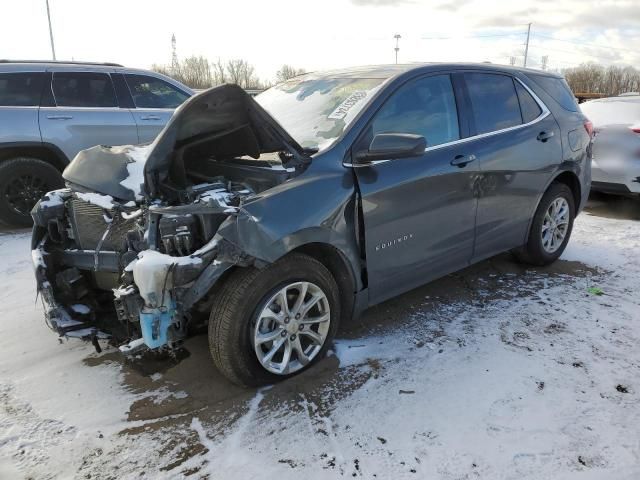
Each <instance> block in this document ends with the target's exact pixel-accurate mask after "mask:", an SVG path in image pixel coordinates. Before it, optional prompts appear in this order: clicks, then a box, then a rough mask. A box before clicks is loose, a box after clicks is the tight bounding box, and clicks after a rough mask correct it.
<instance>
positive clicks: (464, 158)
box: [451, 155, 476, 168]
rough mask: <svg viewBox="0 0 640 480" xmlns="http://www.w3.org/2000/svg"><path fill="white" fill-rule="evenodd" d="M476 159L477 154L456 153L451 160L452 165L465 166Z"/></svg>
mask: <svg viewBox="0 0 640 480" xmlns="http://www.w3.org/2000/svg"><path fill="white" fill-rule="evenodd" d="M475 159H476V156H475V155H456V156H455V157H453V160H451V165H453V166H455V167H459V168H464V167H466V166H467V164H468V163H471V162H473V161H474V160H475Z"/></svg>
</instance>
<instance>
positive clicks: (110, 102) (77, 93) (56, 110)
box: [39, 72, 138, 160]
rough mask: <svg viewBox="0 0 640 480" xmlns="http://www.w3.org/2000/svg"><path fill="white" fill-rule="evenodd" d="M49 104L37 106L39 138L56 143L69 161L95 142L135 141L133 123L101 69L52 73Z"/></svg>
mask: <svg viewBox="0 0 640 480" xmlns="http://www.w3.org/2000/svg"><path fill="white" fill-rule="evenodd" d="M51 92H52V94H53V98H52V102H53V103H52V106H42V107H41V108H40V112H39V117H40V131H41V133H42V141H43V142H48V143H52V144H53V145H57V146H58V147H60V149H62V151H63V152H64V153H65V155H66V156H67V158H68V159H69V160H73V158H74V157H75V156H76V154H77V153H78V152H79V151H80V150H84V149H85V148H90V147H93V146H95V145H132V144H134V145H135V144H137V143H138V135H137V132H136V124H135V122H134V120H133V116H132V115H131V112H130V111H129V109H127V108H120V107H119V106H118V101H117V99H116V94H115V92H114V89H113V84H112V83H111V77H110V76H109V74H108V73H104V72H53V79H52V83H51Z"/></svg>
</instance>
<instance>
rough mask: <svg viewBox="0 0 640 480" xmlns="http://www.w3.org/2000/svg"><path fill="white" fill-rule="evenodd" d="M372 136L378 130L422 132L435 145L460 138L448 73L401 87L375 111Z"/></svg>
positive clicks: (419, 133)
mask: <svg viewBox="0 0 640 480" xmlns="http://www.w3.org/2000/svg"><path fill="white" fill-rule="evenodd" d="M371 128H372V131H371V138H373V136H374V135H376V134H378V133H413V134H416V135H422V136H423V137H425V139H426V140H427V146H429V147H433V146H435V145H441V144H443V143H447V142H451V141H454V140H458V139H459V138H460V132H459V129H458V112H457V109H456V100H455V96H454V93H453V87H452V85H451V79H450V77H449V75H435V76H432V77H425V78H421V79H418V80H414V81H412V82H409V83H407V84H405V85H403V86H402V87H400V88H399V89H398V90H397V91H396V92H394V93H393V95H391V97H390V98H389V99H388V100H387V101H386V103H385V104H384V105H383V106H382V108H381V109H380V110H379V111H378V113H376V116H375V118H374V119H373V122H372V124H371Z"/></svg>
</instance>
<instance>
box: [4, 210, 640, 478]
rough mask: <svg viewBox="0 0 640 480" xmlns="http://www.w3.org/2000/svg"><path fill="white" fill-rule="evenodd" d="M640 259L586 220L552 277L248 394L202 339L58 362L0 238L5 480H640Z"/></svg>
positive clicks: (466, 278)
mask: <svg viewBox="0 0 640 480" xmlns="http://www.w3.org/2000/svg"><path fill="white" fill-rule="evenodd" d="M638 252H640V223H638V222H633V221H628V220H614V219H607V218H600V217H596V216H592V215H588V214H583V215H581V216H580V217H579V218H578V220H577V222H576V225H575V230H574V233H573V238H572V241H571V243H570V245H569V248H568V249H567V251H566V252H565V254H564V255H563V259H564V261H561V262H557V263H556V264H555V265H554V266H553V267H548V268H546V269H525V268H522V267H519V266H517V265H515V264H511V263H509V261H508V260H507V261H503V262H502V263H499V262H498V261H490V262H484V263H483V264H481V265H480V266H478V267H472V268H471V269H467V270H465V271H464V272H462V273H460V274H456V275H454V276H451V277H449V278H447V279H444V280H440V281H438V282H435V283H434V284H432V285H431V286H429V287H425V288H423V289H419V290H417V291H415V292H413V293H411V294H409V295H406V296H403V297H401V298H400V299H399V300H396V301H392V302H390V303H387V304H384V305H382V306H380V307H377V308H376V309H374V311H373V313H369V314H367V315H366V316H365V318H364V319H363V321H362V324H363V325H365V326H364V327H362V326H358V325H356V326H355V327H349V326H346V327H345V328H344V329H343V332H342V333H341V335H340V337H341V338H340V339H339V340H338V341H337V342H336V345H335V348H334V351H335V352H336V355H337V357H336V356H330V357H329V358H327V359H326V360H324V361H323V362H321V364H319V365H318V366H317V367H316V368H315V369H313V370H311V371H309V372H306V373H304V374H303V375H300V376H298V377H296V378H294V379H292V380H290V381H288V382H285V383H282V384H278V385H275V386H273V387H270V388H263V389H260V390H258V391H251V390H250V391H242V390H239V389H237V388H235V387H232V386H230V385H228V384H227V383H225V382H224V380H222V379H221V378H220V377H219V375H217V374H216V373H215V372H213V371H211V370H209V364H208V363H207V362H208V358H207V355H206V339H204V338H203V337H196V338H194V339H193V340H192V341H191V342H190V343H189V342H187V346H186V347H187V350H189V352H190V353H189V356H188V357H185V358H184V359H182V360H179V359H178V360H175V361H174V362H173V363H170V364H169V365H165V366H162V367H159V366H158V365H155V364H154V365H152V366H148V365H143V366H142V367H140V366H137V367H135V368H134V367H132V366H131V365H129V364H128V363H126V362H124V361H123V360H122V359H121V357H120V356H118V354H117V353H109V352H107V353H105V354H103V355H97V354H95V353H92V349H91V347H90V346H88V345H85V344H82V343H78V342H77V341H68V342H67V341H64V342H62V344H58V341H57V340H56V339H55V336H54V335H53V334H52V333H51V332H49V331H48V330H47V328H46V327H45V325H44V322H43V320H42V312H41V309H40V308H39V307H38V305H36V304H35V293H34V285H33V283H34V282H33V279H32V271H31V265H30V257H29V255H30V253H29V247H28V235H27V234H12V235H9V234H6V235H0V275H1V278H2V279H3V280H2V289H1V290H0V313H1V320H0V478H21V476H22V477H24V478H30V477H31V478H38V479H40V478H44V479H47V478H89V476H90V478H94V479H95V478H125V479H126V478H141V477H146V478H171V479H173V478H184V477H188V478H209V479H218V478H219V479H227V478H258V477H260V478H281V479H289V478H291V479H299V478H306V479H324V478H340V477H350V478H352V477H360V478H385V479H387V478H390V479H391V478H392V479H403V478H429V479H431V478H434V479H438V478H442V479H476V478H478V479H522V478H525V479H541V478H549V479H554V480H555V479H574V478H576V479H622V480H625V479H637V478H640V433H639V432H640V407H639V403H638V399H639V396H640V349H639V348H638V345H639V343H640V297H639V296H638V294H637V292H638V291H639V290H640V258H639V256H638ZM440 287H442V288H440ZM593 288H598V289H600V290H602V292H603V294H602V295H597V294H596V293H597V290H593ZM590 289H591V290H590ZM434 292H435V294H434ZM442 292H445V293H442ZM447 292H448V293H447ZM436 294H437V295H436ZM407 304H408V306H407ZM367 322H368V323H367ZM338 360H339V361H338ZM203 364H204V366H203Z"/></svg>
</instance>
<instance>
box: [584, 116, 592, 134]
mask: <svg viewBox="0 0 640 480" xmlns="http://www.w3.org/2000/svg"><path fill="white" fill-rule="evenodd" d="M584 129H585V130H586V131H587V133H588V134H589V137H591V138H593V123H592V122H591V120H586V121H585V122H584Z"/></svg>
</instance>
